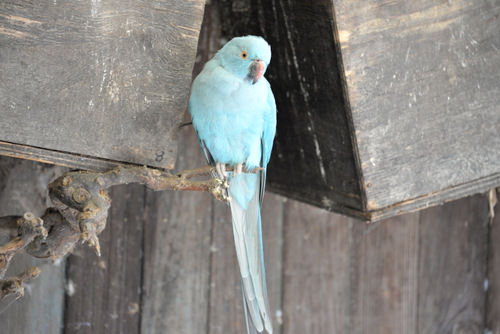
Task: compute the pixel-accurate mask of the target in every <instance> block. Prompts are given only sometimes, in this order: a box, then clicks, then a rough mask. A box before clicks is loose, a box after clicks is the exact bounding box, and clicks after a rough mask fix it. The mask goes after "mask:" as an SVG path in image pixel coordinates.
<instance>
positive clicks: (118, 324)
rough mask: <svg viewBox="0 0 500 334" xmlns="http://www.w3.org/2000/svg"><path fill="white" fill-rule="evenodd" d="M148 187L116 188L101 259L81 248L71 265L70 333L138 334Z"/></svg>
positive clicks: (66, 328) (68, 275)
mask: <svg viewBox="0 0 500 334" xmlns="http://www.w3.org/2000/svg"><path fill="white" fill-rule="evenodd" d="M145 191H146V189H145V187H144V186H141V185H128V186H125V185H123V186H116V187H114V188H112V191H111V192H110V196H111V198H112V200H113V204H112V206H111V209H110V213H109V217H108V222H107V226H106V228H105V229H104V231H103V232H102V233H101V234H100V235H99V241H100V244H101V253H102V255H101V257H97V255H96V254H95V253H94V251H93V249H91V248H90V247H87V246H86V245H81V244H80V245H79V246H77V248H76V249H75V251H74V254H72V255H70V257H69V258H68V260H67V270H66V286H67V290H68V291H70V292H68V294H67V295H66V305H65V306H66V307H65V313H64V321H65V323H64V332H65V333H138V332H139V327H140V315H141V312H140V307H141V280H142V258H141V254H142V249H143V228H144V227H143V210H144V194H145Z"/></svg>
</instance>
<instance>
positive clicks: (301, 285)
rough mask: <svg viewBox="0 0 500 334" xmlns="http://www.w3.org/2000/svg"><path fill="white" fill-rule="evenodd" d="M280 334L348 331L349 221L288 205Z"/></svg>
mask: <svg viewBox="0 0 500 334" xmlns="http://www.w3.org/2000/svg"><path fill="white" fill-rule="evenodd" d="M285 208H286V209H285V213H284V216H285V222H284V235H285V241H284V242H285V243H284V259H283V260H284V264H283V266H284V288H283V289H284V290H283V315H284V324H283V333H290V334H291V333H317V334H323V333H332V334H333V333H348V321H347V320H348V316H349V298H350V296H349V294H350V291H349V257H350V254H349V244H350V242H351V238H350V226H351V225H352V223H353V220H352V219H348V218H345V217H342V216H340V215H336V214H332V213H330V212H328V211H325V210H321V209H318V208H314V207H312V206H309V205H306V204H301V203H299V202H296V201H288V202H287V204H286V206H285Z"/></svg>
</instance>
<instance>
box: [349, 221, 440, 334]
mask: <svg viewBox="0 0 500 334" xmlns="http://www.w3.org/2000/svg"><path fill="white" fill-rule="evenodd" d="M419 227H420V224H419V214H418V213H412V214H408V215H405V216H401V217H396V218H392V219H388V220H384V221H382V222H377V223H374V224H371V225H364V224H362V223H360V222H354V223H353V224H352V232H351V233H352V242H351V244H350V246H351V249H350V254H352V255H351V257H350V266H349V267H350V270H349V273H350V275H349V281H350V296H351V300H350V303H349V310H350V312H349V314H350V319H349V330H350V331H352V332H353V333H381V334H382V333H419V332H418V331H417V329H416V325H417V307H418V298H417V296H418V282H419V280H420V279H421V276H419V275H418V259H419V252H420V249H419V246H420V245H419ZM339 333H340V332H339ZM427 333H430V332H427Z"/></svg>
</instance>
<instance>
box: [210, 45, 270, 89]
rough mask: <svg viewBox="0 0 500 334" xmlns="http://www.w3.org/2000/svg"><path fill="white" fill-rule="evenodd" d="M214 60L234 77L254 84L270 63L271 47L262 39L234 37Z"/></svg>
mask: <svg viewBox="0 0 500 334" xmlns="http://www.w3.org/2000/svg"><path fill="white" fill-rule="evenodd" d="M215 58H217V59H218V61H219V64H220V65H221V66H222V67H224V68H225V69H226V70H228V71H229V72H231V73H233V74H234V75H235V76H237V77H239V78H241V79H244V80H248V81H249V82H250V83H252V84H255V83H256V82H257V81H259V79H260V78H262V76H263V75H264V73H265V72H266V69H267V65H268V64H269V62H270V61H271V47H270V46H269V44H267V42H266V40H265V39H263V38H262V37H257V36H244V37H235V38H233V39H232V40H230V41H229V42H227V43H226V45H224V46H223V47H222V49H220V50H219V52H217V54H216V55H215Z"/></svg>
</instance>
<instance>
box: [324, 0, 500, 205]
mask: <svg viewBox="0 0 500 334" xmlns="http://www.w3.org/2000/svg"><path fill="white" fill-rule="evenodd" d="M332 4H333V11H334V15H335V22H336V26H337V27H338V39H339V43H340V52H341V54H342V62H343V67H344V71H345V80H346V92H347V94H348V98H349V103H350V107H351V110H350V113H351V117H352V123H353V129H354V132H355V133H354V136H355V138H356V141H355V144H356V146H357V152H358V154H359V166H358V168H360V170H361V171H362V179H361V181H362V188H363V192H364V193H365V194H366V195H365V196H366V208H365V210H368V211H375V210H378V209H381V208H384V207H388V206H391V205H393V204H396V203H401V202H405V201H407V200H412V199H415V198H418V197H419V196H423V195H428V194H433V193H439V192H440V191H443V190H446V189H448V188H452V187H456V186H458V185H463V184H467V183H469V184H471V185H472V186H473V185H474V181H480V180H481V179H482V178H486V177H489V176H492V175H497V178H496V183H497V185H498V183H499V182H500V178H498V173H499V172H500V165H499V164H498V160H499V155H498V152H499V151H498V149H496V148H497V147H499V146H500V131H499V129H500V128H499V124H500V113H499V112H498V76H497V73H498V72H499V70H500V52H498V45H500V25H498V15H499V14H500V6H498V3H497V2H492V1H488V0H482V1H474V2H470V1H466V0H460V1H454V2H452V3H451V2H432V3H431V2H406V3H399V2H394V1H390V0H387V1H386V0H371V1H345V0H332ZM484 190H485V189H480V190H478V189H474V188H471V189H470V190H469V192H468V194H472V193H475V192H477V191H484ZM439 197H440V198H441V201H442V200H443V199H445V198H446V197H444V196H437V198H434V199H433V201H434V202H436V201H437V202H439V200H440V198H439ZM422 204H425V203H421V205H422Z"/></svg>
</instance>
